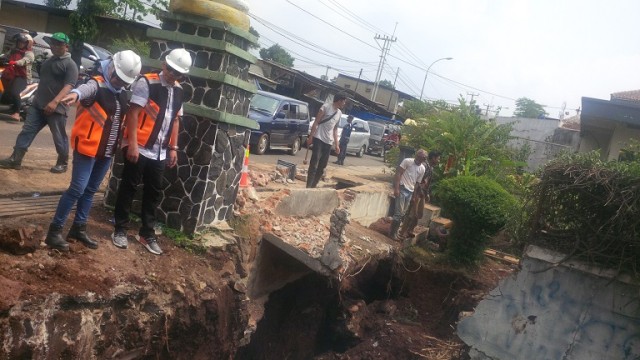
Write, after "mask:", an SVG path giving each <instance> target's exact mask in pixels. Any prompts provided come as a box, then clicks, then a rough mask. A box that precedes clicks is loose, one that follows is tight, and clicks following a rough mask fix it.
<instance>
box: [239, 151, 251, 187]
mask: <svg viewBox="0 0 640 360" xmlns="http://www.w3.org/2000/svg"><path fill="white" fill-rule="evenodd" d="M249 186H251V183H250V182H249V145H247V149H246V150H245V151H244V162H243V163H242V171H241V175H240V187H241V188H245V187H249Z"/></svg>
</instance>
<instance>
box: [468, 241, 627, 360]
mask: <svg viewBox="0 0 640 360" xmlns="http://www.w3.org/2000/svg"><path fill="white" fill-rule="evenodd" d="M563 258H564V255H563V254H559V253H555V252H552V251H549V250H545V249H541V248H538V247H535V246H530V247H529V248H528V249H527V252H526V254H525V258H524V259H523V263H522V270H521V271H520V272H519V273H518V274H517V275H516V276H514V277H511V278H507V279H505V280H503V281H502V282H501V284H500V285H499V286H498V288H496V289H494V290H493V291H492V292H491V293H490V294H489V295H488V296H487V297H486V298H485V299H484V300H483V301H482V302H480V304H479V305H478V307H477V308H476V310H475V313H474V314H473V315H472V316H471V317H467V318H465V319H463V320H462V321H460V323H459V324H458V329H457V330H458V334H459V336H460V338H461V339H462V340H463V341H464V342H465V343H467V344H468V345H469V346H470V347H471V352H470V355H471V358H472V359H478V360H479V359H504V360H507V359H580V360H600V359H638V358H640V311H639V309H640V298H639V297H638V294H639V293H640V286H639V285H638V284H637V282H633V281H631V279H629V278H624V277H615V272H614V271H611V270H606V269H600V268H595V267H591V266H588V265H586V264H584V263H581V262H577V261H567V262H564V263H560V261H561V260H562V259H563Z"/></svg>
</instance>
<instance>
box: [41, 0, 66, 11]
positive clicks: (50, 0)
mask: <svg viewBox="0 0 640 360" xmlns="http://www.w3.org/2000/svg"><path fill="white" fill-rule="evenodd" d="M45 4H46V5H47V6H48V7H52V8H56V9H66V8H67V7H68V6H69V4H71V0H47V2H46V3H45Z"/></svg>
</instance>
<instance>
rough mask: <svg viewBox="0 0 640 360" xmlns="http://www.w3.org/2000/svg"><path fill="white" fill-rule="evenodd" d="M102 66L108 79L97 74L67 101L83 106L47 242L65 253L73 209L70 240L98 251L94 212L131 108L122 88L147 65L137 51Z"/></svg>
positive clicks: (115, 56) (129, 51)
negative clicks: (90, 229) (91, 223)
mask: <svg viewBox="0 0 640 360" xmlns="http://www.w3.org/2000/svg"><path fill="white" fill-rule="evenodd" d="M99 67H100V70H101V71H100V73H101V74H103V75H96V76H93V77H92V78H90V79H89V80H88V81H87V82H86V83H85V84H82V85H80V86H78V87H77V88H76V89H74V90H72V91H71V93H69V94H68V95H66V96H65V97H64V98H63V99H62V102H63V103H65V104H66V105H73V104H76V102H78V101H79V102H80V105H79V106H78V109H77V111H76V121H75V123H74V124H73V129H72V130H71V146H72V147H73V150H74V151H73V168H72V169H73V172H72V174H71V183H70V184H69V188H68V189H67V191H65V192H64V194H62V197H60V202H58V207H57V209H56V213H55V215H54V216H53V220H52V221H51V224H50V225H49V232H48V233H47V238H46V239H45V243H46V244H47V246H49V247H50V248H54V249H58V250H60V251H69V243H68V242H67V241H66V240H65V239H64V238H63V237H62V235H61V233H62V227H63V226H64V223H65V222H66V220H67V217H68V216H69V214H70V213H71V209H72V208H73V206H74V205H76V215H75V218H74V220H73V224H72V225H71V229H70V230H69V234H68V235H67V239H75V240H78V241H80V242H81V243H82V244H83V245H85V246H87V247H89V248H91V249H95V248H97V247H98V243H97V242H96V241H94V240H92V239H91V238H89V236H88V235H87V219H88V217H89V210H90V209H91V203H92V201H93V195H94V194H95V193H96V191H97V190H98V188H99V187H100V184H101V183H102V179H104V176H105V174H106V173H107V171H108V170H109V167H110V165H111V159H112V158H113V156H114V154H115V151H116V149H117V146H118V142H119V140H120V137H121V136H120V135H121V133H122V131H121V127H122V126H121V125H122V119H123V118H124V114H125V113H126V112H127V109H128V102H127V98H126V96H124V95H125V94H124V92H123V89H124V88H125V87H126V86H128V85H130V84H131V83H133V81H134V80H135V79H136V78H137V77H138V75H139V74H140V69H141V67H142V62H141V60H140V57H139V56H138V55H136V53H134V52H133V51H131V50H125V51H121V52H118V53H116V54H114V55H113V57H112V59H108V60H103V61H101V62H100V63H99Z"/></svg>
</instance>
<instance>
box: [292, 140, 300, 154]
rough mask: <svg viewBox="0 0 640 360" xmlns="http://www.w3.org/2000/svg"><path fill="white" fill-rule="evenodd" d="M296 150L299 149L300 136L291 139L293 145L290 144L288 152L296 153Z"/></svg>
mask: <svg viewBox="0 0 640 360" xmlns="http://www.w3.org/2000/svg"><path fill="white" fill-rule="evenodd" d="M298 150H300V138H299V137H296V139H295V140H294V141H293V145H291V150H290V151H289V154H291V155H295V154H297V153H298Z"/></svg>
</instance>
